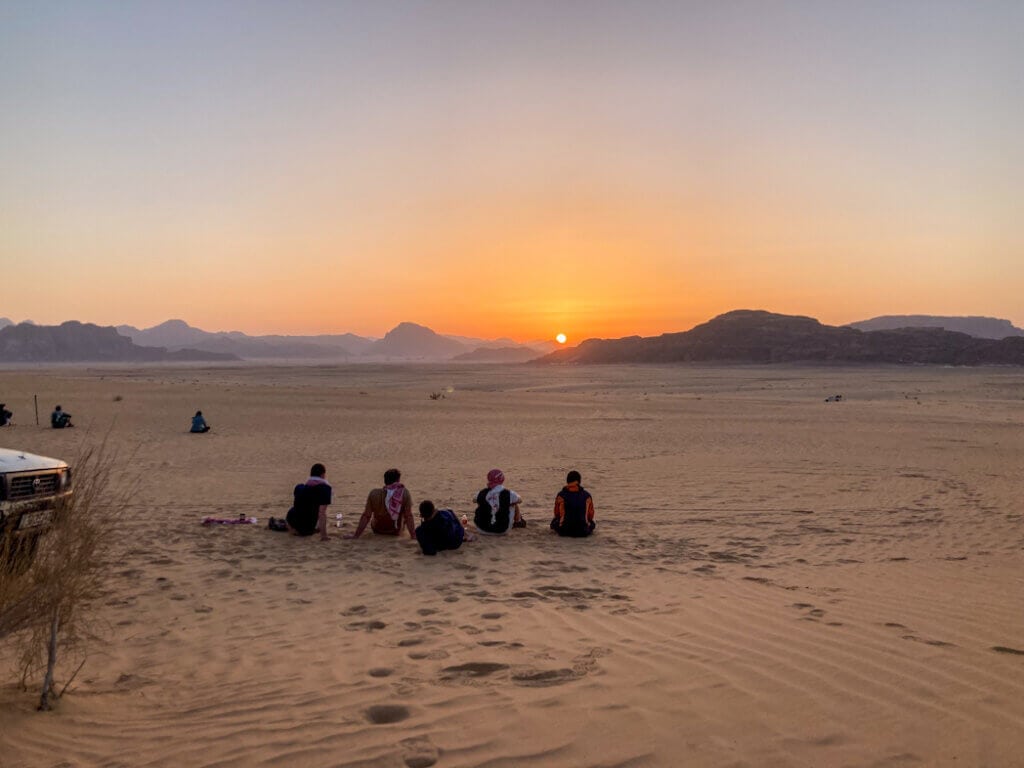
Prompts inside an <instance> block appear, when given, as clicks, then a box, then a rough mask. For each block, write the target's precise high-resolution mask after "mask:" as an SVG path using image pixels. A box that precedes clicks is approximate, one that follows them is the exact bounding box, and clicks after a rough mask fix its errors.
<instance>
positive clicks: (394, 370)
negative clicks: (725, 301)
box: [0, 366, 1024, 768]
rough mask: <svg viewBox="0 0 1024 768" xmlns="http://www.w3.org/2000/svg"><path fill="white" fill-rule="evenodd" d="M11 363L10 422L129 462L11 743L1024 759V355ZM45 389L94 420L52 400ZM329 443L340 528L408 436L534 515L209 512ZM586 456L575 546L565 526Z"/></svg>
mask: <svg viewBox="0 0 1024 768" xmlns="http://www.w3.org/2000/svg"><path fill="white" fill-rule="evenodd" d="M449 388H450V390H451V391H449ZM435 392H439V393H443V394H445V397H444V398H443V399H437V400H432V399H430V397H429V395H430V394H431V393H435ZM837 393H841V394H843V396H844V399H843V401H842V402H838V403H825V402H824V399H825V398H826V397H827V396H829V395H832V394H837ZM0 394H2V395H3V398H2V399H3V400H5V401H6V402H7V404H8V407H9V408H12V409H13V410H14V411H15V414H16V419H17V421H18V424H17V426H15V427H14V428H12V429H9V430H8V429H5V430H0V445H3V446H4V447H19V448H24V449H27V450H32V451H35V452H38V453H43V454H47V455H56V456H62V457H73V456H74V455H75V454H76V453H77V451H78V450H79V447H80V445H82V444H83V443H89V442H95V441H97V440H99V439H100V438H102V436H103V434H104V433H106V431H107V430H108V429H112V431H111V436H110V441H111V442H112V443H113V444H114V445H116V446H118V447H119V448H121V450H122V455H127V454H128V453H129V452H134V459H133V462H132V465H131V470H130V471H131V472H132V473H136V474H137V475H138V476H140V477H141V479H142V487H141V490H140V492H139V493H138V494H137V496H136V497H135V502H134V504H133V507H132V509H131V512H130V517H129V519H128V520H127V521H126V522H125V525H124V529H123V530H122V531H118V532H114V534H113V535H118V536H123V537H125V540H126V541H127V542H128V543H127V552H126V554H125V555H124V557H123V559H122V562H120V563H119V564H118V566H117V567H116V568H115V569H114V571H113V573H112V576H111V587H112V593H111V595H110V596H109V598H108V599H107V600H106V601H105V603H104V605H103V606H102V607H101V610H100V614H101V618H102V619H103V620H104V621H105V623H106V624H107V626H108V627H109V629H108V630H107V637H106V641H105V643H103V644H102V645H97V646H95V647H94V649H93V651H92V653H91V654H90V657H89V660H88V663H87V665H86V667H85V668H84V669H83V670H82V672H81V673H80V675H79V678H78V680H77V681H76V687H75V690H74V692H73V693H71V694H69V695H68V696H66V697H65V698H64V699H63V700H62V701H61V702H60V704H59V707H58V709H57V710H56V711H55V712H53V713H51V714H47V715H39V714H37V713H35V712H34V711H33V705H34V703H35V696H34V695H33V694H31V693H29V694H26V693H23V692H21V691H20V690H18V689H17V688H16V687H15V686H14V685H12V684H9V683H4V684H3V686H2V687H0V755H2V761H3V765H4V766H5V768H6V767H16V766H58V765H74V766H93V765H95V766H239V767H241V766H283V765H287V766H382V767H384V766H396V767H397V768H402V767H403V766H405V767H407V768H425V767H426V766H431V765H438V766H489V767H490V768H497V767H498V766H508V767H509V768H512V767H513V766H524V765H537V766H647V765H651V766H683V765H685V766H751V767H752V768H754V767H760V766H983V765H987V766H1012V765H1017V764H1020V761H1021V755H1022V754H1024V735H1022V734H1024V611H1022V610H1021V608H1022V606H1024V514H1022V512H1024V509H1022V502H1021V496H1022V490H1024V486H1022V484H1021V466H1022V459H1024V372H1021V371H1015V370H1012V369H980V370H954V369H940V368H913V369H896V368H883V369H810V368H796V367H793V368H687V367H628V366H623V367H597V368H554V369H542V368H533V367H529V366H514V367H500V366H493V367H488V366H482V367H447V368H446V367H415V366H409V367H398V366H394V367H369V366H367V367H341V368H335V367H307V368H301V367H269V366H264V367H245V366H238V367H228V368H200V369H191V368H148V369H140V370H124V369H116V368H94V369H88V370H86V369H74V368H63V369H54V370H49V371H3V372H0ZM33 394H38V395H39V398H40V403H41V406H40V407H41V410H42V409H43V408H44V406H43V404H44V403H45V413H44V414H42V415H43V416H44V417H45V416H46V415H47V414H48V413H49V410H50V408H51V407H52V405H53V404H54V403H56V402H60V403H62V404H63V405H64V407H65V409H66V410H68V411H70V412H71V413H73V414H74V415H75V417H76V419H75V420H76V422H77V423H78V424H79V427H80V428H79V429H77V430H74V431H73V432H63V433H62V432H55V431H51V430H49V429H39V428H36V427H35V426H34V424H32V423H31V422H32V418H31V402H32V395H33ZM116 396H120V397H121V398H122V399H121V400H119V401H115V399H114V398H115V397H116ZM197 408H201V409H202V410H203V412H204V413H205V414H206V416H207V419H208V420H209V422H210V423H211V424H212V425H213V432H211V433H210V434H208V435H203V436H193V435H188V434H186V433H185V431H186V430H187V428H188V425H189V417H190V416H191V414H192V413H193V412H194V411H195V410H196V409H197ZM111 424H113V427H111ZM314 461H322V462H323V463H325V464H326V465H327V467H328V479H329V480H330V481H331V482H332V483H333V485H334V491H335V509H336V510H338V511H342V512H343V513H344V514H345V522H344V528H343V529H342V530H341V531H340V532H345V531H351V530H352V528H353V526H354V524H355V522H356V519H357V517H358V514H359V512H360V511H361V509H362V504H363V501H364V500H365V497H366V493H367V492H368V491H369V489H370V488H372V487H373V486H374V485H376V484H378V483H379V482H380V478H381V475H382V473H383V471H384V470H385V469H386V468H388V467H390V466H398V467H400V468H401V469H402V471H403V480H404V481H405V482H406V484H407V485H408V487H409V488H410V490H411V492H412V494H413V497H414V499H415V500H416V501H417V502H418V501H419V500H420V499H423V498H431V499H433V500H434V501H435V502H436V503H438V504H439V505H442V506H452V507H454V508H456V509H457V510H459V511H469V510H470V507H471V505H470V503H469V501H470V499H471V497H472V496H473V494H474V493H475V492H476V491H477V490H478V489H479V488H480V487H482V484H483V478H484V475H485V474H486V472H487V470H488V469H490V468H491V467H492V466H498V467H501V468H502V469H504V470H505V473H506V476H507V478H508V481H507V485H509V486H510V487H511V488H513V489H515V490H516V491H518V492H519V493H520V494H521V495H522V496H523V497H524V499H525V501H526V503H525V505H524V508H523V511H524V514H525V515H526V517H527V518H528V519H529V521H530V526H529V527H528V528H526V529H525V530H522V531H516V532H514V533H513V535H511V536H510V537H508V538H506V539H500V540H496V539H486V540H483V541H480V542H476V543H473V544H469V545H466V546H464V547H463V549H462V550H460V551H459V552H456V553H447V554H443V555H441V556H439V557H437V558H423V557H420V556H418V554H417V553H418V550H417V548H416V547H415V545H414V544H413V543H411V542H410V541H409V540H408V539H403V540H401V541H396V540H393V539H382V538H380V537H373V536H370V537H368V538H364V539H363V540H360V541H355V542H352V541H346V540H342V539H341V537H340V536H338V535H335V536H333V537H332V539H331V540H330V541H328V542H323V543H321V542H319V541H314V540H299V539H294V538H292V537H289V536H287V535H283V534H278V533H273V532H270V531H267V530H266V529H264V528H263V527H262V525H261V526H260V527H258V528H257V527H241V526H233V527H224V528H216V529H209V528H203V527H201V526H199V525H198V521H199V519H200V518H202V517H204V516H206V515H220V516H225V517H228V516H237V514H238V513H240V512H245V513H247V514H251V515H256V516H258V517H259V518H260V519H261V523H262V522H263V521H265V520H266V518H267V517H268V516H270V515H280V514H282V513H283V512H284V511H285V510H286V509H287V507H288V506H289V501H290V492H291V487H292V486H293V485H294V484H295V483H296V482H300V481H301V480H303V479H304V478H305V476H306V473H307V471H308V468H309V465H310V464H311V463H313V462H314ZM573 468H575V469H578V470H580V472H582V474H583V478H584V484H585V485H586V486H587V487H588V488H589V489H590V490H591V491H592V492H593V494H594V497H595V500H596V506H597V515H598V524H599V534H598V535H597V536H596V537H595V538H594V539H592V540H590V541H583V542H581V541H562V540H559V539H557V537H553V536H551V535H549V534H548V532H547V529H546V526H547V521H548V519H549V517H550V514H551V508H552V502H553V497H554V494H555V493H556V492H557V490H558V489H559V488H560V485H561V481H562V479H563V478H564V475H565V472H566V471H567V470H568V469H573ZM336 533H339V531H337V530H336ZM2 654H3V651H2V649H0V656H2ZM7 661H8V660H5V661H4V662H3V665H4V666H3V668H4V669H7V668H9V666H10V665H9V664H8V663H7ZM67 672H68V670H65V674H66V673H67ZM6 679H7V680H10V677H9V676H8V677H7V678H6Z"/></svg>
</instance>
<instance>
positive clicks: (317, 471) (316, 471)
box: [309, 463, 327, 477]
mask: <svg viewBox="0 0 1024 768" xmlns="http://www.w3.org/2000/svg"><path fill="white" fill-rule="evenodd" d="M326 474H327V467H325V466H324V465H323V464H319V463H317V464H314V465H313V466H312V467H311V468H310V470H309V476H310V477H323V476H324V475H326Z"/></svg>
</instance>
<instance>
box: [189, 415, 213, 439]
mask: <svg viewBox="0 0 1024 768" xmlns="http://www.w3.org/2000/svg"><path fill="white" fill-rule="evenodd" d="M189 431H190V432H193V433H195V434H200V433H203V432H209V431H210V425H209V424H207V423H206V419H204V418H203V412H202V411H196V415H195V416H193V417H192V429H191V430H189Z"/></svg>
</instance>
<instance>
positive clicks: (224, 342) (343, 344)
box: [118, 320, 552, 360]
mask: <svg viewBox="0 0 1024 768" xmlns="http://www.w3.org/2000/svg"><path fill="white" fill-rule="evenodd" d="M118 331H119V332H120V333H121V334H122V335H124V336H128V337H129V338H131V339H132V341H134V342H135V343H136V344H139V345H143V346H153V347H166V348H167V349H168V350H172V351H173V350H177V349H183V348H186V347H187V348H190V349H197V350H200V351H206V352H219V353H228V354H233V355H237V356H238V357H241V358H243V359H247V360H259V359H318V360H347V359H351V358H352V357H353V356H357V355H358V356H362V357H364V358H371V359H372V358H377V359H384V358H386V359H400V360H448V359H450V358H451V357H453V356H454V355H458V354H461V353H464V352H467V351H469V350H471V349H474V348H476V347H488V348H496V347H518V346H525V345H517V344H516V342H515V341H512V340H511V339H493V340H490V339H477V338H472V337H468V336H448V335H443V334H439V333H436V332H435V331H433V330H431V329H430V328H427V327H425V326H422V325H417V324H416V323H401V324H399V325H398V326H396V327H395V328H393V329H392V330H391V331H389V332H388V334H387V335H386V336H385V337H384V338H383V339H370V338H366V337H364V336H357V335H356V334H354V333H341V334H320V335H314V336H284V335H279V334H278V335H267V336H250V335H248V334H245V333H242V332H241V331H221V332H211V331H204V330H202V329H201V328H196V327H195V326H192V325H189V324H188V323H187V322H185V321H184V320H167V321H166V322H163V323H160V324H159V325H155V326H153V327H152V328H145V329H139V328H135V327H134V326H131V325H121V326H118ZM551 344H552V342H536V344H532V345H530V350H531V354H530V355H528V356H527V355H523V356H522V357H519V356H516V359H520V360H524V359H530V357H536V356H537V355H538V354H540V352H536V351H535V350H536V349H537V348H540V349H541V350H542V351H546V350H548V349H551V348H552V347H551V346H550V345H551Z"/></svg>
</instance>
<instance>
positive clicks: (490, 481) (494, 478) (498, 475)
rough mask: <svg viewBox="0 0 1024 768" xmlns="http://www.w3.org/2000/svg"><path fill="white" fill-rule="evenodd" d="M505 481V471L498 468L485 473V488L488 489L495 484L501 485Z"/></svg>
mask: <svg viewBox="0 0 1024 768" xmlns="http://www.w3.org/2000/svg"><path fill="white" fill-rule="evenodd" d="M504 482H505V473H504V472H502V471H501V470H500V469H492V470H491V471H490V472H488V473H487V488H488V490H489V489H491V488H493V487H494V486H496V485H502V484H503V483H504Z"/></svg>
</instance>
